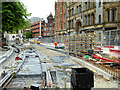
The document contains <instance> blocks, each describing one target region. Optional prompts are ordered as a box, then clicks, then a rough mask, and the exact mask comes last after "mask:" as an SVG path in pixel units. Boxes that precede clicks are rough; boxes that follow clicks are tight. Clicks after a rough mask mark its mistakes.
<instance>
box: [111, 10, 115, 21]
mask: <svg viewBox="0 0 120 90" xmlns="http://www.w3.org/2000/svg"><path fill="white" fill-rule="evenodd" d="M115 14H116V11H115V10H112V21H115Z"/></svg>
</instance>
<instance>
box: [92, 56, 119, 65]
mask: <svg viewBox="0 0 120 90" xmlns="http://www.w3.org/2000/svg"><path fill="white" fill-rule="evenodd" d="M91 56H92V57H94V58H95V59H102V60H104V61H108V62H114V63H118V64H120V62H118V61H113V60H110V59H107V58H102V57H100V56H98V55H91Z"/></svg>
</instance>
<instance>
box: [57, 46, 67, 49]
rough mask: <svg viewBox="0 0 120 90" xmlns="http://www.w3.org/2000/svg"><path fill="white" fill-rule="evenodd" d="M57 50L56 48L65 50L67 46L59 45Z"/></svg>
mask: <svg viewBox="0 0 120 90" xmlns="http://www.w3.org/2000/svg"><path fill="white" fill-rule="evenodd" d="M55 48H56V49H64V48H65V46H64V45H58V46H56V47H55Z"/></svg>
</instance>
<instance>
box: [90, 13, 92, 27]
mask: <svg viewBox="0 0 120 90" xmlns="http://www.w3.org/2000/svg"><path fill="white" fill-rule="evenodd" d="M91 24H92V16H91V15H90V25H91Z"/></svg>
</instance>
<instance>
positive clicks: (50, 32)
mask: <svg viewBox="0 0 120 90" xmlns="http://www.w3.org/2000/svg"><path fill="white" fill-rule="evenodd" d="M47 20H48V23H45V28H44V37H54V35H55V33H54V26H55V23H54V18H53V15H52V14H50V15H49V16H48V17H47Z"/></svg>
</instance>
